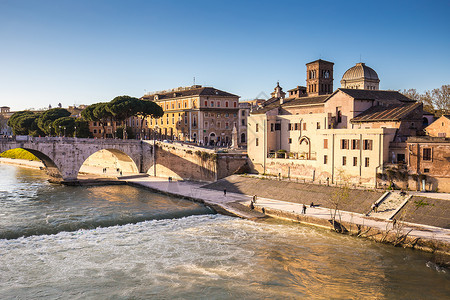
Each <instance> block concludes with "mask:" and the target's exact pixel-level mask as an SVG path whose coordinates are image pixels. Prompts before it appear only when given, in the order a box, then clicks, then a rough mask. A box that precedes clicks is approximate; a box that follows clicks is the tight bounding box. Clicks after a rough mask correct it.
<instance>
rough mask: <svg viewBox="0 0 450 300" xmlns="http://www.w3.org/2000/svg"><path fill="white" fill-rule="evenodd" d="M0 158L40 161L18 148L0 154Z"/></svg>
mask: <svg viewBox="0 0 450 300" xmlns="http://www.w3.org/2000/svg"><path fill="white" fill-rule="evenodd" d="M0 157H6V158H15V159H25V160H35V161H40V159H39V158H37V157H36V156H34V155H33V154H31V153H30V152H28V151H27V150H24V149H20V148H18V149H11V150H8V151H5V152H3V153H0Z"/></svg>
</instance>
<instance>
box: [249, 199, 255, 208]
mask: <svg viewBox="0 0 450 300" xmlns="http://www.w3.org/2000/svg"><path fill="white" fill-rule="evenodd" d="M250 209H255V205H254V204H253V201H250Z"/></svg>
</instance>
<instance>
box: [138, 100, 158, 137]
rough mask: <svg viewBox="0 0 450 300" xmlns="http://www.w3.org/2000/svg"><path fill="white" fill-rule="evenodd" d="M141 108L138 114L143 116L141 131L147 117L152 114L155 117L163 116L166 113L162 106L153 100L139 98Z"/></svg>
mask: <svg viewBox="0 0 450 300" xmlns="http://www.w3.org/2000/svg"><path fill="white" fill-rule="evenodd" d="M138 103H139V108H138V112H137V113H138V115H140V116H141V117H142V122H141V128H140V129H141V132H142V126H143V125H144V120H145V119H147V117H149V116H152V117H153V118H161V117H162V116H163V115H164V110H163V109H162V107H161V106H159V105H158V104H156V103H155V102H153V101H146V100H139V102H138Z"/></svg>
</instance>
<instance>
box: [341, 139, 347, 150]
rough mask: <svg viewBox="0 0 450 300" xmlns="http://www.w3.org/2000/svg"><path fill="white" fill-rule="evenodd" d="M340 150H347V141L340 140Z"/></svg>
mask: <svg viewBox="0 0 450 300" xmlns="http://www.w3.org/2000/svg"><path fill="white" fill-rule="evenodd" d="M341 149H348V140H345V139H342V140H341Z"/></svg>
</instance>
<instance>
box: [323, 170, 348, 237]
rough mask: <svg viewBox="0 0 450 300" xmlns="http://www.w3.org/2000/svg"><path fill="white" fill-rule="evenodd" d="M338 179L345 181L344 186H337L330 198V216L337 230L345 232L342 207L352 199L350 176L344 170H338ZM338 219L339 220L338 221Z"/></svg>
mask: <svg viewBox="0 0 450 300" xmlns="http://www.w3.org/2000/svg"><path fill="white" fill-rule="evenodd" d="M337 178H338V181H341V182H342V183H343V185H342V187H340V188H336V190H335V191H334V193H333V195H332V196H331V198H330V199H328V203H329V205H330V216H331V222H332V225H333V228H334V230H335V231H338V232H344V231H346V229H345V228H344V227H343V226H342V225H341V224H342V215H341V209H342V206H344V205H345V204H346V203H347V202H348V201H349V200H350V185H349V179H350V178H349V176H347V175H346V174H345V172H344V170H338V176H337ZM337 219H338V220H339V221H337Z"/></svg>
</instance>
